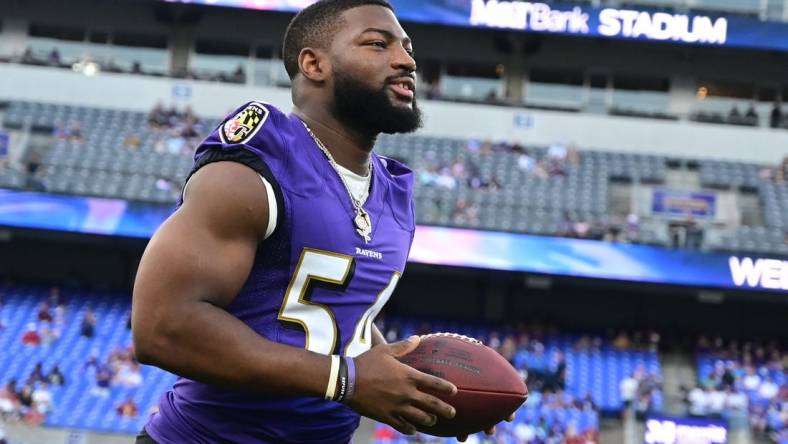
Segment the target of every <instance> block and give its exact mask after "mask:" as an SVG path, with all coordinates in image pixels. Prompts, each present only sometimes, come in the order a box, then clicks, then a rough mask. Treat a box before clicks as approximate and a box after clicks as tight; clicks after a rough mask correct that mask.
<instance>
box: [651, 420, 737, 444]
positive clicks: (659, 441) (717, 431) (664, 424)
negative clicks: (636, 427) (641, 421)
mask: <svg viewBox="0 0 788 444" xmlns="http://www.w3.org/2000/svg"><path fill="white" fill-rule="evenodd" d="M727 440H728V431H727V430H725V427H722V426H719V425H716V424H707V425H691V424H681V423H677V422H676V421H671V420H667V419H666V420H657V419H649V420H648V421H646V437H645V442H646V444H680V443H695V444H712V443H724V442H727Z"/></svg>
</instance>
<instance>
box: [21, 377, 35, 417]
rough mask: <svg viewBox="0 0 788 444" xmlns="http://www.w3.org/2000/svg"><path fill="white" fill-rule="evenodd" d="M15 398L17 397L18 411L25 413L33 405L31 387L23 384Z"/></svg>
mask: <svg viewBox="0 0 788 444" xmlns="http://www.w3.org/2000/svg"><path fill="white" fill-rule="evenodd" d="M17 399H19V406H20V412H21V413H22V414H23V415H25V414H27V411H28V410H29V409H30V408H31V407H33V387H31V386H30V385H28V384H25V386H24V387H22V389H21V390H19V393H17Z"/></svg>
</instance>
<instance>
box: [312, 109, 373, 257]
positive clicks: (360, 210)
mask: <svg viewBox="0 0 788 444" xmlns="http://www.w3.org/2000/svg"><path fill="white" fill-rule="evenodd" d="M302 123H303V124H304V128H306V131H307V132H308V133H309V135H310V136H312V139H314V141H315V143H316V144H317V146H318V148H320V151H322V152H323V154H325V155H326V157H327V158H328V163H329V164H330V165H331V168H333V169H334V172H336V173H337V176H339V180H340V181H341V182H342V185H344V186H345V191H347V195H348V196H349V197H350V202H351V203H352V204H353V208H354V209H355V211H356V217H355V218H353V224H354V225H355V226H356V232H357V233H358V234H359V236H361V237H362V238H364V242H365V243H369V241H370V240H371V239H372V219H370V217H369V213H367V210H365V209H364V207H363V206H362V205H363V204H364V202H361V201H359V200H357V199H356V198H355V197H353V193H351V192H350V187H349V186H348V184H347V182H346V181H345V177H344V176H343V175H342V173H341V172H340V171H339V165H338V164H337V162H336V160H334V156H332V155H331V153H330V152H329V151H328V148H326V146H325V145H324V144H323V141H322V140H320V139H319V138H318V137H317V136H316V135H315V133H313V132H312V130H311V129H310V128H309V125H307V124H306V122H302ZM372 165H373V163H372V161H370V162H369V184H370V185H372ZM370 185H368V186H367V196H369V186H370ZM365 201H366V199H365Z"/></svg>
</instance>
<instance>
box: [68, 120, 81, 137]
mask: <svg viewBox="0 0 788 444" xmlns="http://www.w3.org/2000/svg"><path fill="white" fill-rule="evenodd" d="M83 138H84V135H83V133H82V124H81V123H80V122H79V120H72V121H71V123H70V124H69V126H68V140H69V141H71V142H82V139H83Z"/></svg>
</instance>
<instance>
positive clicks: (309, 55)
mask: <svg viewBox="0 0 788 444" xmlns="http://www.w3.org/2000/svg"><path fill="white" fill-rule="evenodd" d="M298 69H299V71H301V75H303V76H304V77H306V78H307V79H309V80H312V81H314V82H323V81H325V80H326V78H327V77H328V74H329V72H330V71H331V66H330V63H329V62H328V57H326V54H325V52H323V51H321V50H320V49H316V48H304V49H302V50H301V52H300V53H298Z"/></svg>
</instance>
